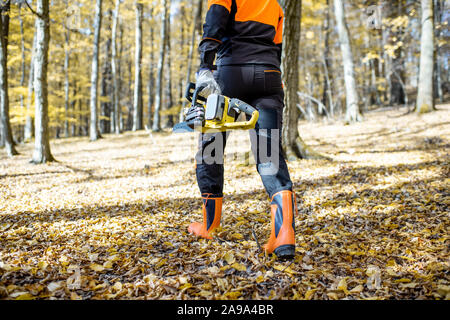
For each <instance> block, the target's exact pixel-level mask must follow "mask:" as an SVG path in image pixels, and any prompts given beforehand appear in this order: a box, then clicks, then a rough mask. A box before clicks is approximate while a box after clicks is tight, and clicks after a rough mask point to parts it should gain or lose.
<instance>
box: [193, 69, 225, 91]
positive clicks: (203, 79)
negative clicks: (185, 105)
mask: <svg viewBox="0 0 450 320" xmlns="http://www.w3.org/2000/svg"><path fill="white" fill-rule="evenodd" d="M195 77H196V79H197V82H196V83H195V87H196V88H199V87H201V86H203V87H205V88H204V89H203V90H202V91H200V92H199V95H200V96H202V97H204V98H208V96H209V95H211V94H221V93H222V90H221V89H220V86H219V84H218V83H217V82H216V79H214V76H213V74H212V72H211V70H209V69H200V71H199V72H197V73H196V75H195Z"/></svg>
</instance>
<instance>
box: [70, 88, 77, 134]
mask: <svg viewBox="0 0 450 320" xmlns="http://www.w3.org/2000/svg"><path fill="white" fill-rule="evenodd" d="M77 92H78V88H77V82H76V80H75V81H74V82H73V93H72V94H73V96H74V97H76V95H77ZM70 105H71V109H72V112H73V114H72V117H74V118H75V106H76V100H75V99H73V100H72V103H71V104H70ZM76 129H77V127H76V121H72V125H71V129H70V135H71V136H72V137H75V135H76V134H77V130H76Z"/></svg>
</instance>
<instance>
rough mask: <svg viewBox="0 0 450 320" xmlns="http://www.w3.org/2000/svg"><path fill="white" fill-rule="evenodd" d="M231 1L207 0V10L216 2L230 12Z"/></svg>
mask: <svg viewBox="0 0 450 320" xmlns="http://www.w3.org/2000/svg"><path fill="white" fill-rule="evenodd" d="M231 2H232V0H208V10H209V9H210V8H211V6H212V5H213V4H218V5H219V6H222V7H225V8H226V9H227V10H228V12H231Z"/></svg>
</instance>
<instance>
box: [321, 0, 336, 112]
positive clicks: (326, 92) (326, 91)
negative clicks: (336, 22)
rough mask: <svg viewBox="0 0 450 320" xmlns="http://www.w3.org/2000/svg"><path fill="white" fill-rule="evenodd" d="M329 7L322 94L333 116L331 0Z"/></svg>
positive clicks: (324, 102) (325, 23)
mask: <svg viewBox="0 0 450 320" xmlns="http://www.w3.org/2000/svg"><path fill="white" fill-rule="evenodd" d="M326 4H327V8H326V9H325V10H326V14H325V21H324V26H323V29H324V31H323V32H324V33H325V39H324V51H323V65H324V73H323V82H324V88H323V96H322V103H323V104H324V105H325V106H326V107H329V109H330V113H331V116H334V103H333V89H332V87H331V81H330V70H331V60H330V31H331V28H330V0H327V2H326Z"/></svg>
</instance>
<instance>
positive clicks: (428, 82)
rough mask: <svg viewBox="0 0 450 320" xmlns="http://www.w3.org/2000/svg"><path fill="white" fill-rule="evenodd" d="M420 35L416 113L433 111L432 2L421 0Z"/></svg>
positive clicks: (431, 0)
mask: <svg viewBox="0 0 450 320" xmlns="http://www.w3.org/2000/svg"><path fill="white" fill-rule="evenodd" d="M421 7H422V35H421V40H420V69H419V83H418V86H419V87H418V94H417V103H416V112H417V113H426V112H430V111H433V110H434V93H433V72H434V31H433V29H434V21H433V0H421Z"/></svg>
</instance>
